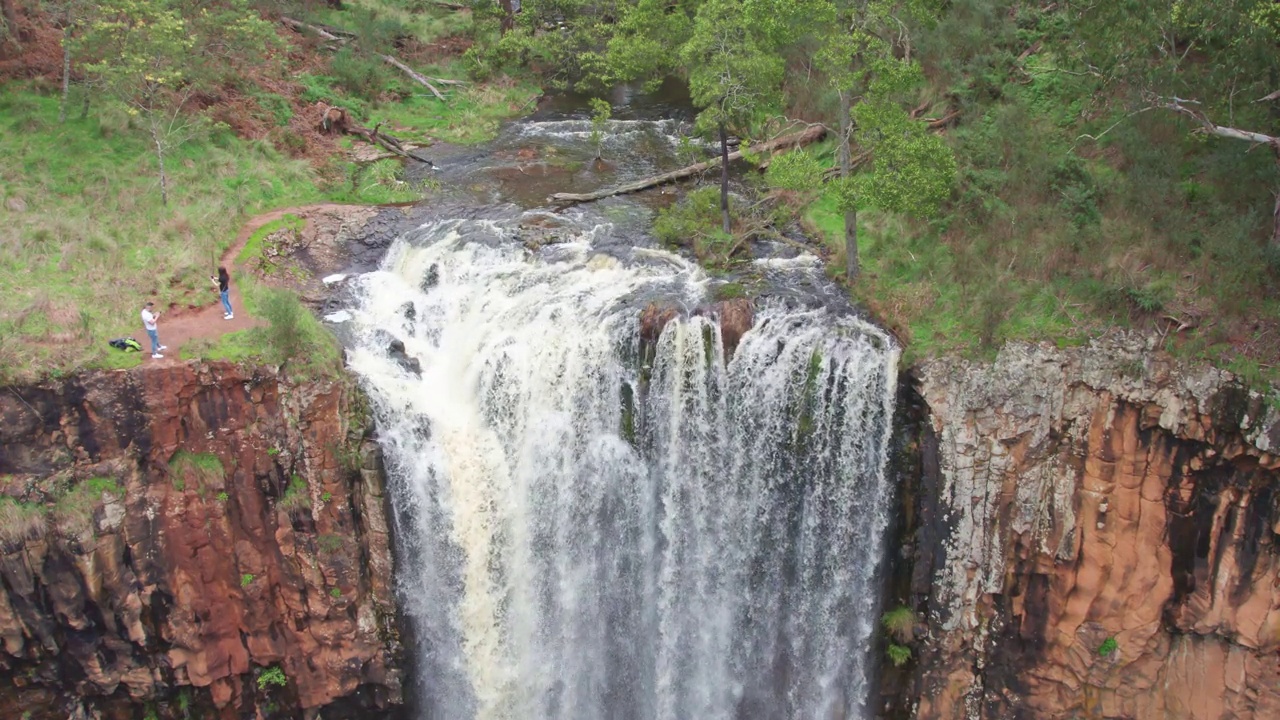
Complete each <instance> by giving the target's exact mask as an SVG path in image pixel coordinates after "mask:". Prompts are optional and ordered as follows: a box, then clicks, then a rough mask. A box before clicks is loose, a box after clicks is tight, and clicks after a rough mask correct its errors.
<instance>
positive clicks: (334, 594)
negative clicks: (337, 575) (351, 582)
mask: <svg viewBox="0 0 1280 720" xmlns="http://www.w3.org/2000/svg"><path fill="white" fill-rule="evenodd" d="M329 597H331V598H333V599H334V600H337V599H338V598H340V597H342V591H341V590H339V589H338V588H329Z"/></svg>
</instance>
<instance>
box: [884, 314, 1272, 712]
mask: <svg viewBox="0 0 1280 720" xmlns="http://www.w3.org/2000/svg"><path fill="white" fill-rule="evenodd" d="M920 391H921V394H922V396H923V398H924V400H925V401H926V402H927V404H928V423H929V426H930V427H929V429H928V431H926V438H925V442H924V445H925V447H926V455H927V456H928V457H926V458H925V460H924V465H925V467H926V468H927V467H930V466H932V467H933V468H934V472H933V473H932V474H933V476H934V477H933V483H934V487H933V488H932V490H931V491H930V490H926V491H925V492H924V493H922V495H924V496H927V497H926V500H925V502H924V504H923V507H922V508H921V517H922V523H921V525H922V528H921V532H920V535H919V536H918V537H919V543H918V547H919V549H920V552H919V553H918V556H917V567H916V575H915V592H916V593H917V597H918V598H923V601H922V603H921V604H922V606H923V607H927V614H926V619H927V622H926V623H925V625H926V626H927V635H926V637H925V638H924V639H923V640H921V641H920V642H919V643H918V645H917V647H916V650H917V655H918V657H919V658H920V660H919V666H918V676H917V677H918V684H917V686H916V687H915V689H914V690H913V691H912V692H911V693H910V694H911V695H912V699H913V700H914V702H915V707H914V713H913V715H914V717H916V718H920V719H921V720H952V719H959V718H991V719H993V720H994V719H996V718H1000V719H1004V718H1037V719H1058V718H1062V719H1065V718H1137V719H1146V718H1161V719H1164V718H1194V719H1196V720H1210V719H1212V720H1218V719H1225V718H1233V719H1238V720H1254V719H1256V720H1263V719H1264V718H1280V510H1278V509H1277V505H1278V502H1277V501H1278V500H1280V470H1278V469H1277V468H1280V457H1278V456H1277V451H1280V413H1278V412H1277V410H1276V408H1275V407H1274V403H1273V402H1272V401H1269V400H1268V399H1267V398H1264V397H1263V396H1262V395H1260V394H1257V393H1250V392H1249V391H1248V390H1246V389H1244V388H1243V387H1242V386H1241V385H1240V384H1239V383H1238V382H1237V381H1236V380H1235V379H1234V378H1232V377H1231V376H1230V375H1229V374H1228V373H1224V372H1221V371H1215V370H1212V369H1203V368H1202V369H1194V368H1187V367H1182V366H1179V365H1178V364H1176V363H1174V362H1173V361H1172V360H1170V359H1169V358H1168V357H1165V356H1163V355H1161V354H1159V353H1152V352H1149V351H1148V349H1147V348H1145V347H1144V346H1143V345H1142V344H1141V343H1140V342H1135V341H1133V340H1131V339H1123V338H1121V339H1117V340H1113V341H1108V342H1106V343H1101V344H1099V345H1098V346H1095V347H1091V348H1077V349H1070V350H1059V349H1056V348H1052V347H1046V346H1027V345H1011V346H1009V347H1007V348H1005V349H1004V350H1003V351H1002V352H1001V354H1000V356H999V357H998V358H997V360H996V361H995V362H994V363H985V364H984V363H967V362H963V361H940V362H934V363H931V364H929V365H927V366H925V367H924V368H923V370H922V372H921V386H920ZM927 485H928V483H926V487H927Z"/></svg>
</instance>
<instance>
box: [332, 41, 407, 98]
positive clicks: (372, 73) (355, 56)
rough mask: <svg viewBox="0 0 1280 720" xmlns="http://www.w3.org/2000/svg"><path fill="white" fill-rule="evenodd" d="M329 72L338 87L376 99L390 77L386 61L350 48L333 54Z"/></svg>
mask: <svg viewBox="0 0 1280 720" xmlns="http://www.w3.org/2000/svg"><path fill="white" fill-rule="evenodd" d="M329 72H330V74H331V75H332V76H333V79H334V83H335V84H336V85H337V86H338V87H339V88H341V89H343V90H345V91H347V92H349V93H351V94H352V95H355V96H356V97H358V98H363V99H365V100H377V99H378V97H379V96H380V95H381V94H382V91H383V89H384V88H386V87H387V85H389V84H390V82H391V79H392V77H391V74H390V73H389V72H388V69H387V66H386V63H384V62H383V61H382V60H380V59H377V58H374V57H372V56H369V55H364V54H362V53H357V52H354V51H353V50H352V49H351V48H343V49H341V50H339V51H338V53H337V54H336V55H334V56H333V59H332V60H331V61H330V62H329Z"/></svg>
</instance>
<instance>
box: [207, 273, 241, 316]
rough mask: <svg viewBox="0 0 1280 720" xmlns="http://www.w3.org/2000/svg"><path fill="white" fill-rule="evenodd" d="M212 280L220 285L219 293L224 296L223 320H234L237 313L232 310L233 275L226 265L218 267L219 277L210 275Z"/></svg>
mask: <svg viewBox="0 0 1280 720" xmlns="http://www.w3.org/2000/svg"><path fill="white" fill-rule="evenodd" d="M209 280H210V281H212V282H213V284H214V285H217V286H218V294H219V295H220V296H221V297H222V310H223V315H222V319H223V320H234V319H235V317H236V314H235V313H234V312H232V311H231V276H230V275H228V274H227V269H226V268H224V267H220V268H218V277H210V278H209Z"/></svg>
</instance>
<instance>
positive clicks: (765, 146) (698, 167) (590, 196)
mask: <svg viewBox="0 0 1280 720" xmlns="http://www.w3.org/2000/svg"><path fill="white" fill-rule="evenodd" d="M826 132H827V129H826V128H825V127H824V126H822V125H818V124H815V125H810V126H809V127H807V128H805V129H804V130H802V131H800V132H798V133H794V134H792V135H784V136H783V137H780V138H775V139H773V140H769V141H768V142H763V143H760V144H759V145H752V146H751V152H753V153H760V154H762V155H763V154H764V153H768V152H773V151H774V150H777V149H778V148H782V147H788V146H795V147H799V146H801V145H808V144H809V143H812V142H817V141H818V140H821V139H822V136H823V135H825V134H826ZM740 157H742V150H741V149H738V150H735V151H734V152H731V153H729V154H728V156H721V157H717V158H712V159H710V160H705V161H703V162H700V163H694V164H693V165H689V166H688V167H683V168H680V169H679V170H672V171H671V172H666V173H662V174H661V175H654V176H653V177H648V178H645V179H643V180H636V181H635V182H629V183H627V184H625V185H618V186H616V187H611V188H606V189H604V190H596V191H595V192H589V193H555V194H554V195H552V196H551V197H549V198H547V202H550V203H556V204H561V205H563V204H565V203H580V202H591V201H593V200H600V199H603V198H607V197H613V196H614V195H626V194H628V193H634V192H640V191H641V190H647V189H649V188H651V187H657V186H658V185H664V184H666V183H670V182H675V181H677V180H684V179H685V178H690V177H693V176H694V175H697V174H699V173H702V172H706V171H707V170H710V169H711V168H713V167H715V166H716V165H719V164H721V163H722V162H723V161H724V160H725V159H728V160H729V161H730V162H732V161H734V160H737V159H738V158H740Z"/></svg>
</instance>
